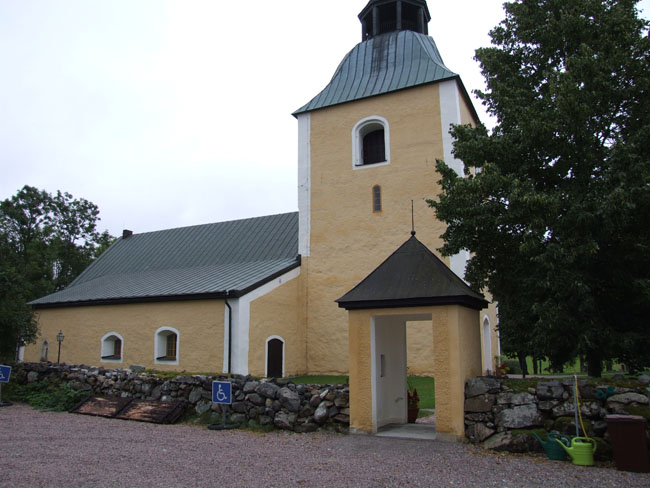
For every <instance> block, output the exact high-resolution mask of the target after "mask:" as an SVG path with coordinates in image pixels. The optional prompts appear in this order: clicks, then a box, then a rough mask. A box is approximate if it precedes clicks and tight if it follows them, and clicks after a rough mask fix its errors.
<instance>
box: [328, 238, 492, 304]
mask: <svg viewBox="0 0 650 488" xmlns="http://www.w3.org/2000/svg"><path fill="white" fill-rule="evenodd" d="M336 302H338V304H339V307H340V308H345V309H346V310H355V309H370V308H389V307H419V306H431V305H433V306H436V305H462V306H465V307H468V308H472V309H475V310H481V309H482V308H485V307H487V305H488V302H487V301H486V300H485V299H484V298H483V296H482V295H481V294H479V293H476V292H475V291H473V290H472V289H471V288H470V287H469V286H467V284H466V283H465V282H464V281H463V280H461V279H460V278H459V277H458V276H456V274H455V273H454V272H453V271H452V270H451V269H449V268H448V267H447V265H446V264H445V263H444V262H442V261H441V260H440V259H439V258H438V257H437V256H436V255H435V254H433V253H432V252H431V251H430V250H429V249H428V248H427V247H426V246H425V245H424V244H422V243H421V242H420V241H419V240H417V239H416V238H415V235H412V236H411V238H410V239H409V240H408V241H406V242H405V243H404V244H402V246H400V248H399V249H398V250H397V251H395V252H394V253H393V254H392V255H391V256H390V257H388V259H386V261H384V262H383V263H382V264H381V265H380V266H379V267H378V268H377V269H375V270H374V271H373V272H372V273H370V274H369V275H368V276H367V277H366V278H365V279H364V280H363V281H362V282H361V283H359V284H358V285H357V286H355V287H354V288H353V289H352V290H350V291H349V292H348V293H346V294H345V295H343V296H342V297H341V298H339V299H338V300H336Z"/></svg>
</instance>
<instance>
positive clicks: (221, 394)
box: [212, 381, 232, 405]
mask: <svg viewBox="0 0 650 488" xmlns="http://www.w3.org/2000/svg"><path fill="white" fill-rule="evenodd" d="M212 402H213V403H222V404H226V405H230V404H231V403H232V383H230V381H213V382H212Z"/></svg>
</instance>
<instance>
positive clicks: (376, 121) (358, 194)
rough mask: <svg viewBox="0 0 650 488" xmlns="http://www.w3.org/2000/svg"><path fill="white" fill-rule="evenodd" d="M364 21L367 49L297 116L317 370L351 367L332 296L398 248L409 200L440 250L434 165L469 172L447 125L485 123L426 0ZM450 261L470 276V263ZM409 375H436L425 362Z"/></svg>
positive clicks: (309, 334) (343, 323) (378, 1)
mask: <svg viewBox="0 0 650 488" xmlns="http://www.w3.org/2000/svg"><path fill="white" fill-rule="evenodd" d="M359 20H360V22H361V26H362V40H361V42H360V43H359V44H357V45H356V46H355V47H353V48H352V50H351V51H350V52H349V53H347V55H345V57H344V58H343V60H342V61H341V63H340V64H339V66H338V68H337V70H336V72H335V73H334V75H333V76H332V79H331V80H330V81H329V83H328V84H327V85H326V86H325V87H324V88H323V89H322V90H321V91H320V93H318V94H317V95H316V96H315V97H314V98H313V99H312V100H310V101H309V102H308V103H306V104H305V105H304V106H302V107H301V108H299V109H298V110H296V111H295V112H294V114H293V115H294V116H295V117H296V119H297V120H298V209H299V228H300V231H299V253H300V255H301V256H302V261H301V263H302V264H301V279H302V280H303V286H304V289H305V290H306V300H305V303H304V307H305V313H304V316H305V321H306V343H307V351H306V353H307V361H306V362H307V365H308V373H315V374H345V372H347V371H348V330H347V324H348V322H347V316H346V314H345V312H343V311H342V310H341V309H339V308H338V306H337V304H336V303H335V302H334V300H336V299H337V298H339V297H340V296H342V295H343V294H344V293H346V292H347V291H349V290H350V289H351V288H352V287H353V286H355V285H356V284H357V283H359V281H360V280H362V279H363V278H364V277H365V276H367V275H368V274H369V273H370V272H371V271H372V270H373V269H375V268H376V267H377V265H378V264H380V263H381V262H382V261H383V260H385V259H386V258H387V257H388V256H389V255H390V254H391V253H392V252H393V251H394V250H395V249H396V248H397V247H399V245H401V244H402V242H403V238H404V236H405V235H408V232H409V231H410V230H411V216H412V214H411V201H413V202H414V215H415V222H416V225H417V228H418V237H419V238H420V239H421V242H422V243H423V244H424V245H425V246H427V247H428V248H429V249H437V248H439V247H441V246H442V241H441V239H440V236H441V234H443V232H444V231H445V228H444V224H443V223H442V222H439V221H437V220H436V218H435V213H434V212H433V210H432V209H431V208H429V207H428V205H427V203H426V199H436V198H437V196H438V193H439V192H440V188H439V187H438V184H437V182H438V180H440V175H439V174H438V173H437V171H436V160H437V159H443V160H445V162H446V163H447V164H449V165H450V166H452V167H454V169H456V171H458V173H459V174H462V163H461V162H460V161H455V160H454V157H453V153H452V150H453V144H452V143H453V140H452V138H451V136H450V135H449V128H450V124H476V123H478V117H477V115H476V112H475V110H474V107H473V106H472V103H471V101H470V98H469V96H468V94H467V92H466V90H465V88H464V86H463V84H462V82H461V80H460V77H459V76H458V74H456V73H454V72H453V71H451V70H450V69H449V68H448V67H447V66H446V65H445V63H444V62H443V60H442V57H441V55H440V52H439V51H438V48H437V46H436V43H435V41H434V40H433V38H432V37H430V36H429V35H428V28H427V23H428V22H429V21H430V20H431V15H430V13H429V9H428V8H427V4H426V2H425V0H370V1H369V2H368V3H367V5H366V7H365V8H364V9H363V11H362V12H361V13H360V14H359ZM443 260H444V262H445V264H446V265H447V266H449V267H450V268H451V269H452V270H453V271H454V272H456V273H457V274H458V275H459V276H463V273H464V265H465V260H464V257H463V256H458V258H456V257H452V258H451V259H450V258H444V259H443ZM410 343H411V344H422V345H425V344H429V345H430V344H431V343H432V339H431V338H430V337H425V336H422V337H416V338H414V339H413V340H411V342H410ZM422 347H423V350H422V351H420V352H417V353H413V354H411V353H409V361H410V360H411V359H413V358H414V359H415V360H417V361H419V360H418V358H420V357H422V358H423V360H422V364H425V363H426V361H427V359H426V358H427V357H430V354H432V353H431V351H429V350H428V349H427V350H426V351H425V350H424V346H422ZM427 347H428V346H427ZM417 361H416V362H417ZM411 364H413V363H411ZM413 371H419V372H420V373H423V374H430V373H431V372H430V371H427V370H426V369H425V366H422V367H418V366H417V365H416V366H415V367H414V368H413Z"/></svg>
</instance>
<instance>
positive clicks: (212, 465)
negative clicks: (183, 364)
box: [0, 405, 650, 488]
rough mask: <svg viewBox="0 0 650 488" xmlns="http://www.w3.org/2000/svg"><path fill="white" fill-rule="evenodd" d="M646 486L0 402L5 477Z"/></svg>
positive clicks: (327, 437) (130, 482) (336, 439)
mask: <svg viewBox="0 0 650 488" xmlns="http://www.w3.org/2000/svg"><path fill="white" fill-rule="evenodd" d="M217 486H228V487H230V486H234V487H238V486H255V487H272V486H275V487H284V486H314V487H319V486H327V487H342V486H343V487H345V486H359V487H383V486H400V487H403V486H430V487H437V486H445V487H448V486H461V487H488V486H495V487H499V488H508V487H524V486H525V487H538V486H539V487H554V486H557V487H562V488H567V487H572V486H576V487H599V488H605V487H626V488H627V487H629V488H632V487H645V488H647V487H648V486H650V474H636V473H625V472H618V471H616V470H614V469H604V468H595V467H591V468H585V467H578V466H573V465H571V464H570V463H559V462H552V461H547V460H545V459H542V458H539V457H530V456H514V455H501V454H493V453H489V452H486V451H483V450H482V449H480V448H476V447H472V446H467V445H463V444H457V443H447V442H429V441H415V440H395V439H389V438H377V437H372V436H355V435H350V436H344V435H337V434H329V433H318V434H291V433H283V432H272V433H268V434H260V433H254V432H247V431H234V430H231V431H224V432H218V431H211V430H208V429H206V428H204V427H195V426H189V425H153V424H145V423H138V422H128V421H122V420H111V419H104V418H98V417H89V416H83V415H73V414H68V413H52V412H38V411H36V410H32V409H31V408H30V407H28V406H25V405H14V406H11V407H5V408H0V487H2V488H5V487H21V488H22V487H27V488H30V487H47V488H55V487H66V488H69V487H138V488H144V487H156V488H161V487H165V488H168V487H217Z"/></svg>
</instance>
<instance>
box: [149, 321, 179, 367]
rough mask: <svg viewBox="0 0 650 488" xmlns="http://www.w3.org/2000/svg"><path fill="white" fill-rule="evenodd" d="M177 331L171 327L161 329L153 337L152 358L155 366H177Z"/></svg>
mask: <svg viewBox="0 0 650 488" xmlns="http://www.w3.org/2000/svg"><path fill="white" fill-rule="evenodd" d="M179 338H180V334H179V332H178V330H176V329H174V328H173V327H161V328H160V329H158V330H157V331H156V335H155V337H154V358H155V362H156V364H178V357H179V352H180V349H179Z"/></svg>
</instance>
